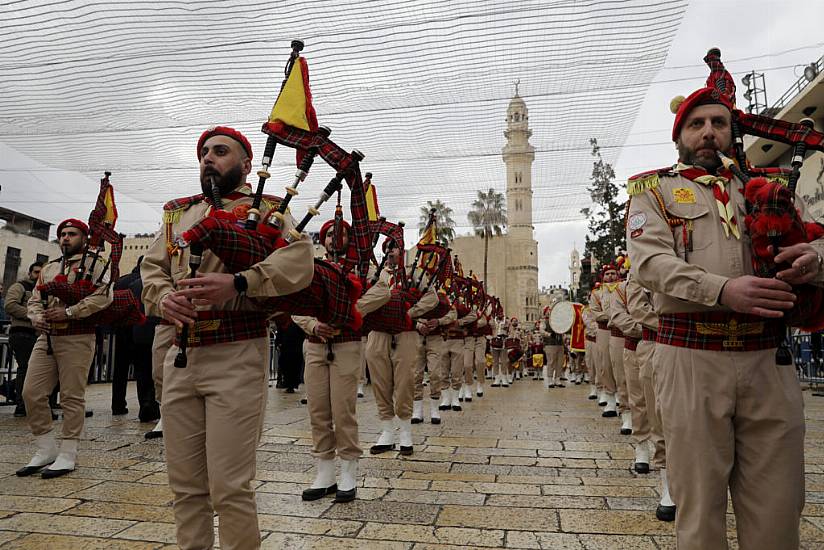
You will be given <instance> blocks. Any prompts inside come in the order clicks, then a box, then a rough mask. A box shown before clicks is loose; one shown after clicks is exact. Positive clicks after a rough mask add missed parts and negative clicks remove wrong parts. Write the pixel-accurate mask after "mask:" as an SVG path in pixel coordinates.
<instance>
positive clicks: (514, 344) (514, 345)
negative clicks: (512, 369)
mask: <svg viewBox="0 0 824 550" xmlns="http://www.w3.org/2000/svg"><path fill="white" fill-rule="evenodd" d="M504 347H505V348H506V349H521V340H520V339H518V338H506V339H505V340H504Z"/></svg>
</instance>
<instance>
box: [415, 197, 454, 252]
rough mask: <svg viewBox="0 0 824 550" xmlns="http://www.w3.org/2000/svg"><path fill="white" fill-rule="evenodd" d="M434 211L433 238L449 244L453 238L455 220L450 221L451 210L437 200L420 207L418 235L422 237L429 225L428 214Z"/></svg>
mask: <svg viewBox="0 0 824 550" xmlns="http://www.w3.org/2000/svg"><path fill="white" fill-rule="evenodd" d="M433 209H434V210H435V225H436V233H435V238H437V239H438V240H440V241H444V242H450V241H451V240H452V239H454V238H455V220H453V219H452V209H451V208H449V207H448V206H447V205H445V204H444V203H442V202H441V201H440V199H439V200H436V201H435V202H432V201H426V206H421V215H420V218H419V219H418V235H423V230H424V229H426V224H427V223H429V212H430V211H431V210H433Z"/></svg>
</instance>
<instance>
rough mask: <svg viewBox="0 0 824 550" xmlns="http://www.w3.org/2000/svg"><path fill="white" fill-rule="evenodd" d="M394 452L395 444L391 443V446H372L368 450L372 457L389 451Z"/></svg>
mask: <svg viewBox="0 0 824 550" xmlns="http://www.w3.org/2000/svg"><path fill="white" fill-rule="evenodd" d="M394 450H395V444H394V443H392V444H391V445H372V447H370V449H369V454H372V455H379V454H381V453H386V452H389V451H394Z"/></svg>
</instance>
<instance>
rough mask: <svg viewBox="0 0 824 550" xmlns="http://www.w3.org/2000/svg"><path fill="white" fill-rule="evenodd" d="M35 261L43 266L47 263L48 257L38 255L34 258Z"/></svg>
mask: <svg viewBox="0 0 824 550" xmlns="http://www.w3.org/2000/svg"><path fill="white" fill-rule="evenodd" d="M35 260H36V261H38V262H40V263H41V264H43V265H45V264H47V263H49V257H48V256H46V255H45V254H38V255H37V258H35Z"/></svg>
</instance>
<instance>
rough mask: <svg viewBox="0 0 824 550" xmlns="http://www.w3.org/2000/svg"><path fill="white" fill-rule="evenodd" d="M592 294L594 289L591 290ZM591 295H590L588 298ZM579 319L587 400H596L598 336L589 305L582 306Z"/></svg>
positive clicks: (597, 387) (596, 325)
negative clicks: (596, 344) (582, 326)
mask: <svg viewBox="0 0 824 550" xmlns="http://www.w3.org/2000/svg"><path fill="white" fill-rule="evenodd" d="M593 292H594V289H593ZM591 296H592V294H590V297H591ZM581 318H582V319H583V322H584V330H585V334H584V339H585V340H584V361H585V362H586V369H587V377H588V378H589V395H588V396H587V399H592V400H596V399H598V391H599V386H600V381H599V380H598V372H597V370H596V368H595V365H596V359H595V354H596V353H597V351H596V346H595V335H596V334H598V324H597V322H596V321H595V315H594V314H593V313H592V311H591V310H590V309H589V305H586V306H584V309H583V311H582V312H581Z"/></svg>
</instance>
